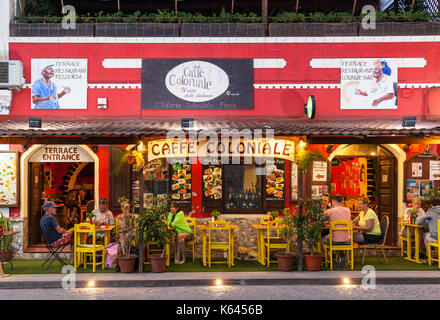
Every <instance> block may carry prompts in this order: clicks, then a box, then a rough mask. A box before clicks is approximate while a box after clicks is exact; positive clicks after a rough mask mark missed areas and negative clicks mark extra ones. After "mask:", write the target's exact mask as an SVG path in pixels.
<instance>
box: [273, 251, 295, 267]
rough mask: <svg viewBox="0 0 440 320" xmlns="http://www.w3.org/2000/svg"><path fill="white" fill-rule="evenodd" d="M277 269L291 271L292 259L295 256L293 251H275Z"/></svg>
mask: <svg viewBox="0 0 440 320" xmlns="http://www.w3.org/2000/svg"><path fill="white" fill-rule="evenodd" d="M276 257H277V260H278V269H279V270H280V271H292V270H293V260H294V258H295V256H294V255H293V253H277V254H276Z"/></svg>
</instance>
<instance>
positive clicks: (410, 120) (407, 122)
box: [402, 117, 416, 127]
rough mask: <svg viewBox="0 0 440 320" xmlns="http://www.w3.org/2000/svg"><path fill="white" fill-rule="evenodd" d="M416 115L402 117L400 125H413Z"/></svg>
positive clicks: (414, 124)
mask: <svg viewBox="0 0 440 320" xmlns="http://www.w3.org/2000/svg"><path fill="white" fill-rule="evenodd" d="M415 126H416V117H404V118H403V119H402V127H415Z"/></svg>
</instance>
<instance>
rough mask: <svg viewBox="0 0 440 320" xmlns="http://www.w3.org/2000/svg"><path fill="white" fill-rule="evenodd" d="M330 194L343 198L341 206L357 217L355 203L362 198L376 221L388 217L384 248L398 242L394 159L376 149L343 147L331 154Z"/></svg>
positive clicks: (396, 187) (364, 146)
mask: <svg viewBox="0 0 440 320" xmlns="http://www.w3.org/2000/svg"><path fill="white" fill-rule="evenodd" d="M332 156H333V157H332V170H331V172H332V173H331V176H332V181H331V192H332V193H333V194H335V193H338V194H341V195H342V196H343V197H344V201H345V205H346V206H347V207H349V208H350V209H351V210H352V213H353V215H352V217H353V218H354V217H355V216H356V215H357V214H358V213H359V211H358V207H357V199H358V198H359V197H361V196H366V197H368V199H369V202H370V208H372V209H373V210H374V211H375V212H376V214H377V216H378V218H379V221H380V220H381V219H382V218H383V217H384V216H388V218H389V221H390V225H389V227H388V233H387V240H386V245H388V246H396V245H397V242H398V230H397V229H398V214H397V213H398V193H397V190H398V166H397V159H396V157H395V156H394V154H393V153H392V152H390V151H389V150H388V149H387V148H386V147H384V146H379V145H347V146H345V147H343V148H340V149H339V150H337V152H335V153H334V154H332Z"/></svg>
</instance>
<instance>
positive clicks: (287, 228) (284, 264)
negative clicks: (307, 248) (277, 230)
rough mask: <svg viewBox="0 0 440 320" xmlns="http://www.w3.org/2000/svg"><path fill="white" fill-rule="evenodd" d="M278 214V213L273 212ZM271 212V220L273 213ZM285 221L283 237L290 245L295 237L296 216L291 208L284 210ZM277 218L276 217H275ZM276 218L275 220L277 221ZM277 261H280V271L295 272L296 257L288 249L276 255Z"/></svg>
mask: <svg viewBox="0 0 440 320" xmlns="http://www.w3.org/2000/svg"><path fill="white" fill-rule="evenodd" d="M273 212H276V213H277V216H278V211H273ZM273 212H271V218H272V213H273ZM283 214H284V216H283V219H282V222H283V224H284V228H283V229H281V235H282V236H283V237H284V239H285V240H286V241H287V243H290V241H291V240H292V238H293V236H294V235H295V216H296V215H295V214H294V213H293V212H292V210H290V209H289V208H285V209H284V210H283ZM275 217H276V216H275ZM275 217H274V219H275ZM276 257H277V260H278V268H279V270H280V271H292V270H293V260H294V257H295V255H294V254H293V253H292V252H289V251H288V250H287V248H286V252H284V253H281V252H278V253H277V254H276Z"/></svg>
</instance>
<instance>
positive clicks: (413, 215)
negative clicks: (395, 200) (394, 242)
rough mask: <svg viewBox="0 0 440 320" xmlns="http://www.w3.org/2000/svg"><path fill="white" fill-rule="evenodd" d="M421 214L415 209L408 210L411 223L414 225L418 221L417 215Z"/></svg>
mask: <svg viewBox="0 0 440 320" xmlns="http://www.w3.org/2000/svg"><path fill="white" fill-rule="evenodd" d="M418 213H419V211H418V210H415V209H408V214H409V223H411V224H414V223H415V222H416V219H417V214H418Z"/></svg>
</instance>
